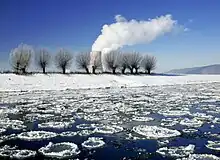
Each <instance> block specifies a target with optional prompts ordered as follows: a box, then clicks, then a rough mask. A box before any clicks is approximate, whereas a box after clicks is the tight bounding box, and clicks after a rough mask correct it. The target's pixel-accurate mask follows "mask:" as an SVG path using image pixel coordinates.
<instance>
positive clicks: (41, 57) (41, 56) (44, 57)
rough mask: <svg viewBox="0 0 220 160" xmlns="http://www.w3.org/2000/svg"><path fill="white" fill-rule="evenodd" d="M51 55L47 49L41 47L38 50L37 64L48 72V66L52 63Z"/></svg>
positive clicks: (44, 71)
mask: <svg viewBox="0 0 220 160" xmlns="http://www.w3.org/2000/svg"><path fill="white" fill-rule="evenodd" d="M50 59H51V56H50V54H49V52H48V51H47V50H46V49H40V50H39V51H37V53H36V56H35V60H36V64H37V66H39V67H40V68H41V69H43V73H46V67H47V66H48V65H49V64H50Z"/></svg>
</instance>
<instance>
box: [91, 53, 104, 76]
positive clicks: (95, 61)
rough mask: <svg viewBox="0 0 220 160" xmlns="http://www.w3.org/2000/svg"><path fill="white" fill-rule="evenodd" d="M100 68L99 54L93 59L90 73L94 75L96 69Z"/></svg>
mask: <svg viewBox="0 0 220 160" xmlns="http://www.w3.org/2000/svg"><path fill="white" fill-rule="evenodd" d="M101 67H102V61H101V56H100V55H99V54H97V55H95V56H94V57H93V64H92V73H93V74H95V73H96V70H97V69H100V68H101Z"/></svg>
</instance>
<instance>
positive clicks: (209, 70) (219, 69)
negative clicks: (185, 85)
mask: <svg viewBox="0 0 220 160" xmlns="http://www.w3.org/2000/svg"><path fill="white" fill-rule="evenodd" d="M167 73H173V74H220V64H215V65H209V66H203V67H193V68H184V69H173V70H171V71H169V72H167Z"/></svg>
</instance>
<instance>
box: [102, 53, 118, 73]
mask: <svg viewBox="0 0 220 160" xmlns="http://www.w3.org/2000/svg"><path fill="white" fill-rule="evenodd" d="M104 62H105V66H106V68H107V69H108V70H111V71H112V73H113V74H115V73H116V69H117V68H119V66H120V53H119V52H118V51H111V52H109V53H107V54H106V55H105V56H104Z"/></svg>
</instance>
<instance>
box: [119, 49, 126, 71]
mask: <svg viewBox="0 0 220 160" xmlns="http://www.w3.org/2000/svg"><path fill="white" fill-rule="evenodd" d="M126 56H127V54H125V53H122V54H121V55H120V57H119V64H120V65H119V68H120V70H121V73H122V74H125V70H126V68H127V67H128V63H127V57H126Z"/></svg>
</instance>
